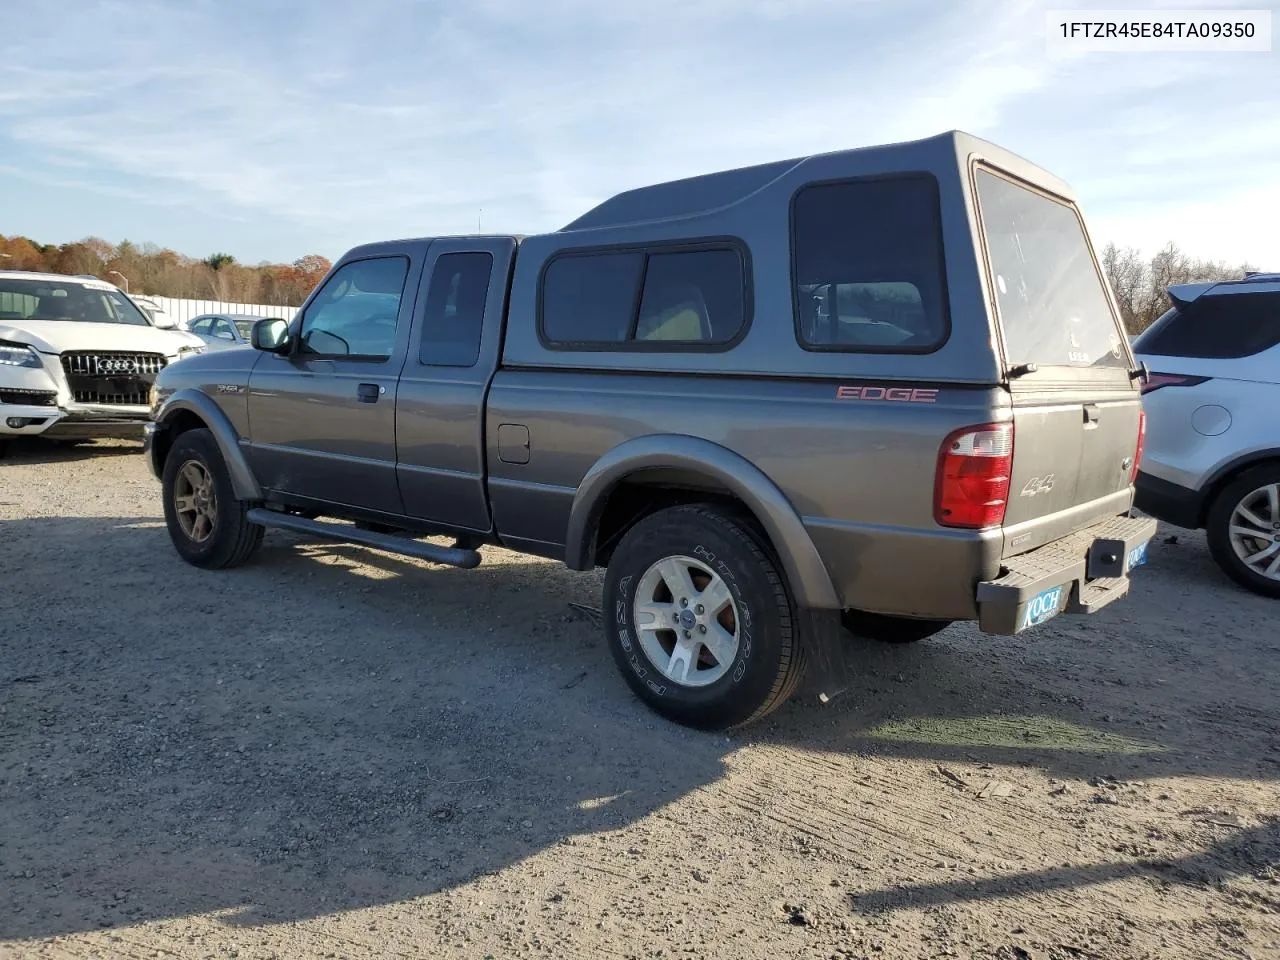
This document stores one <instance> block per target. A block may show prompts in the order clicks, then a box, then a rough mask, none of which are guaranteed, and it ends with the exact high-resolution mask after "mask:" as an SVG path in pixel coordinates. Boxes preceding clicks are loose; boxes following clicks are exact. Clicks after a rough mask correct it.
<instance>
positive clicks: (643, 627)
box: [604, 505, 804, 729]
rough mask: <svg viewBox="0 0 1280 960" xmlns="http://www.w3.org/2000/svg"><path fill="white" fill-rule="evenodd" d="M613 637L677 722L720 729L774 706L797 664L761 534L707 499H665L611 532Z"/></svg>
mask: <svg viewBox="0 0 1280 960" xmlns="http://www.w3.org/2000/svg"><path fill="white" fill-rule="evenodd" d="M604 599H605V603H604V609H605V611H606V612H607V613H608V615H609V616H608V622H607V626H606V633H607V635H608V642H609V647H610V649H611V650H612V651H613V655H614V658H615V659H616V660H617V662H618V666H619V667H620V669H621V670H622V674H623V676H624V677H625V678H626V681H627V683H628V684H629V685H630V686H631V689H632V690H634V691H635V693H636V695H637V696H639V697H640V699H641V700H643V701H644V702H645V703H646V704H648V705H649V706H650V707H651V708H652V709H654V710H655V711H656V712H658V713H659V714H661V715H662V716H664V717H666V718H668V719H669V720H674V721H676V722H677V723H682V724H686V725H688V726H692V727H699V728H702V729H724V728H727V727H732V726H738V725H741V724H745V723H748V722H750V721H752V720H756V719H758V718H760V717H763V716H764V715H766V714H768V713H770V712H772V711H773V710H776V709H777V708H778V707H779V706H781V705H782V704H783V703H784V702H785V701H786V699H787V698H788V697H790V696H791V694H792V693H793V692H794V691H795V688H796V685H797V684H798V683H799V681H800V677H801V674H802V673H803V670H804V657H803V652H802V650H801V648H800V645H799V642H798V639H797V637H796V627H795V618H794V616H793V615H792V609H791V601H790V599H789V598H788V595H787V588H786V585H785V583H784V582H783V578H782V575H781V573H780V572H779V571H778V568H777V565H776V564H775V563H774V561H773V560H772V559H771V558H770V556H769V555H768V553H767V551H766V548H765V546H764V544H763V543H761V542H760V541H758V540H757V539H756V537H755V535H754V534H753V533H752V532H750V531H749V529H748V528H747V527H746V526H744V525H743V524H741V523H739V522H738V521H737V520H735V519H733V518H731V517H730V516H728V515H727V514H725V513H723V512H721V511H719V510H716V509H713V508H710V507H705V506H696V505H695V506H681V507H671V508H668V509H666V510H660V511H658V512H657V513H654V514H652V515H650V516H648V517H646V518H645V519H643V520H641V521H640V522H639V523H637V524H636V525H635V526H634V527H632V528H631V529H630V530H629V531H628V532H627V534H626V536H624V537H623V539H622V542H621V543H619V544H618V547H617V549H616V550H615V551H614V553H613V556H612V558H611V559H610V562H609V569H608V573H607V576H606V579H605V597H604Z"/></svg>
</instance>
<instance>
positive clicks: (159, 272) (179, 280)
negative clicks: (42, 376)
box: [0, 234, 1253, 334]
mask: <svg viewBox="0 0 1280 960" xmlns="http://www.w3.org/2000/svg"><path fill="white" fill-rule="evenodd" d="M1102 265H1103V269H1104V270H1105V271H1106V274H1107V279H1108V281H1110V283H1111V289H1112V290H1113V291H1114V293H1115V297H1116V303H1117V305H1118V306H1119V307H1120V314H1121V316H1122V317H1123V319H1124V324H1125V327H1126V328H1127V329H1128V331H1129V333H1133V334H1136V333H1141V332H1142V331H1143V330H1145V329H1146V328H1147V327H1148V326H1150V325H1151V323H1152V322H1153V321H1154V320H1155V319H1156V318H1157V317H1159V316H1160V315H1161V314H1162V313H1164V312H1165V311H1166V310H1167V309H1169V295H1168V293H1167V292H1166V289H1167V288H1168V287H1169V286H1170V285H1171V284H1176V283H1190V282H1193V281H1196V280H1232V279H1237V278H1239V277H1243V276H1244V275H1245V274H1246V273H1247V272H1249V271H1250V270H1252V269H1253V267H1251V266H1249V265H1248V264H1242V265H1240V266H1238V267H1231V266H1228V265H1227V264H1225V263H1223V262H1221V261H1212V260H1197V259H1193V258H1191V257H1189V256H1187V255H1186V254H1184V253H1183V252H1182V251H1181V250H1179V249H1178V247H1177V245H1176V244H1173V243H1169V244H1167V245H1166V246H1165V247H1164V248H1163V249H1161V250H1160V251H1159V252H1158V253H1156V254H1155V255H1154V256H1153V257H1151V258H1149V259H1144V258H1143V256H1142V255H1141V253H1139V252H1138V251H1137V250H1136V249H1134V248H1133V247H1127V248H1124V249H1121V248H1120V247H1117V246H1116V245H1115V244H1114V243H1109V244H1107V245H1106V247H1105V248H1104V249H1103V251H1102ZM330 266H331V264H330V263H329V261H328V260H326V259H325V258H324V257H322V256H319V255H316V254H311V255H310V256H306V257H301V258H299V259H298V260H295V261H294V262H293V263H288V264H283V263H262V264H258V265H257V266H245V265H244V264H241V263H237V262H236V259H235V257H233V256H231V255H230V254H227V253H215V254H212V255H211V256H208V257H205V258H203V259H200V260H198V259H195V258H194V257H188V256H184V255H182V254H180V253H175V252H174V251H172V250H168V249H162V248H160V247H158V246H156V245H155V244H153V243H145V244H142V245H140V246H139V245H135V244H133V243H130V242H129V241H128V240H122V241H121V242H120V243H118V244H115V245H114V246H113V245H112V244H110V243H108V242H107V241H105V240H102V239H100V238H98V237H88V238H86V239H84V240H78V241H76V242H75V243H64V244H51V243H46V244H40V243H36V242H35V241H34V240H30V239H28V238H27V237H20V236H15V237H5V236H4V235H3V234H0V269H8V270H35V271H42V272H48V273H69V274H92V275H93V276H95V277H100V278H102V279H103V280H109V281H111V282H112V283H115V284H117V285H120V286H123V283H122V281H121V276H122V275H123V276H124V277H127V278H128V281H129V291H130V292H131V293H149V294H153V295H155V296H161V297H178V298H181V299H189V300H221V301H223V302H226V303H260V304H269V305H272V306H283V307H296V306H298V305H300V304H301V303H302V301H303V300H305V299H306V298H307V294H309V293H310V292H311V291H312V289H314V287H315V285H316V284H317V283H319V282H320V280H321V279H322V278H323V277H324V275H325V274H326V273H327V272H328V270H329V267H330Z"/></svg>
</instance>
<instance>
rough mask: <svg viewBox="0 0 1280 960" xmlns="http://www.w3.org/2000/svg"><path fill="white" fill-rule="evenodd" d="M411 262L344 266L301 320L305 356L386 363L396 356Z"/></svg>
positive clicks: (375, 261) (359, 262)
mask: <svg viewBox="0 0 1280 960" xmlns="http://www.w3.org/2000/svg"><path fill="white" fill-rule="evenodd" d="M408 274H409V259H408V258H407V257H374V258H371V259H369V260H354V261H352V262H351V263H347V264H344V265H343V266H342V267H340V268H339V269H338V270H337V272H335V273H334V274H333V276H331V277H330V278H329V279H328V281H326V283H325V285H324V287H323V288H321V290H320V292H319V294H317V295H316V298H315V299H314V300H313V301H312V302H311V304H310V305H309V306H308V307H307V309H306V311H305V312H304V313H303V315H302V335H301V342H300V344H299V347H298V351H299V353H301V354H303V355H304V356H313V357H330V358H337V357H341V358H343V359H352V360H371V361H385V360H388V359H390V357H391V354H392V353H393V352H394V350H395V343H396V325H397V320H398V317H399V313H400V299H401V297H402V296H403V295H404V282H405V278H406V277H407V276H408Z"/></svg>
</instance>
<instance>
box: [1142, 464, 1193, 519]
mask: <svg viewBox="0 0 1280 960" xmlns="http://www.w3.org/2000/svg"><path fill="white" fill-rule="evenodd" d="M1136 487H1137V499H1136V500H1135V501H1134V505H1135V506H1136V507H1137V508H1138V509H1139V510H1141V511H1142V512H1143V513H1149V514H1151V516H1153V517H1155V518H1156V519H1157V520H1163V521H1165V522H1166V523H1172V524H1173V525H1174V526H1175V527H1186V528H1188V529H1191V530H1195V529H1196V528H1198V527H1199V526H1200V512H1201V507H1202V503H1201V498H1200V494H1199V493H1197V492H1196V491H1195V490H1188V489H1187V488H1186V487H1183V486H1179V485H1178V484H1176V483H1170V482H1169V481H1168V480H1162V479H1161V478H1160V477H1156V476H1152V475H1151V474H1149V473H1142V472H1139V473H1138V482H1137V484H1136Z"/></svg>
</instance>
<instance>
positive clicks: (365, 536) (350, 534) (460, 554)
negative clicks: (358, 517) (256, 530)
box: [248, 507, 480, 570]
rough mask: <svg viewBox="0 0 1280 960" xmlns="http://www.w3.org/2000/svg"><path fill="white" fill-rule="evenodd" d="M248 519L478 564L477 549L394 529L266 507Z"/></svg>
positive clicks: (448, 561)
mask: <svg viewBox="0 0 1280 960" xmlns="http://www.w3.org/2000/svg"><path fill="white" fill-rule="evenodd" d="M248 519H249V522H250V523H258V524H261V525H262V526H264V527H272V528H274V529H276V530H292V531H293V532H294V533H304V534H307V535H308V536H312V537H320V538H322V539H326V540H340V541H342V542H343V543H356V544H359V545H360V546H362V547H373V548H374V549H375V550H386V551H387V552H388V553H399V554H403V555H404V556H407V557H417V558H418V559H419V560H430V561H431V562H432V563H442V564H444V565H445V566H449V567H462V568H464V569H466V570H471V569H473V568H475V567H478V566H479V565H480V553H479V551H476V550H464V549H462V548H461V547H440V546H436V544H434V543H423V542H422V541H421V540H414V539H412V538H411V537H402V536H398V535H397V534H394V533H375V532H374V531H372V530H360V529H358V528H356V527H353V526H349V525H347V524H339V523H325V522H324V521H322V520H308V519H307V518H306V517H299V516H295V515H294V514H292V513H281V512H280V511H278V510H268V509H266V508H265V507H254V508H252V509H251V510H250V511H249V513H248Z"/></svg>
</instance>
